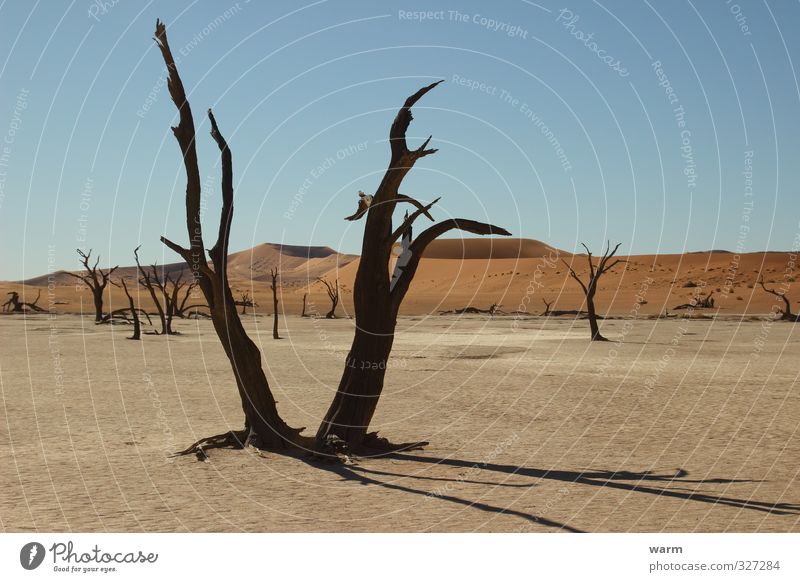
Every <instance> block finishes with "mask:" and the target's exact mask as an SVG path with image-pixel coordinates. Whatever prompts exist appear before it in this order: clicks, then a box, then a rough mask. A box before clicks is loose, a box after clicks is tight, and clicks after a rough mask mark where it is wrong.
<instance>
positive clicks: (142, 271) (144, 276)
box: [133, 246, 169, 335]
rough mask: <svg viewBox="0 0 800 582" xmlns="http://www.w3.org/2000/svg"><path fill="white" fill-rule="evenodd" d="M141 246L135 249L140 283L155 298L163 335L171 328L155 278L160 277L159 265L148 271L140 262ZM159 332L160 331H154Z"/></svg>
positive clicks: (134, 254)
mask: <svg viewBox="0 0 800 582" xmlns="http://www.w3.org/2000/svg"><path fill="white" fill-rule="evenodd" d="M139 248H141V247H140V246H139V247H136V248H135V249H133V257H134V259H135V260H136V268H137V269H138V271H139V284H140V285H141V286H142V287H144V288H145V289H147V292H148V293H149V294H150V299H152V300H153V305H154V306H155V308H156V312H157V313H158V319H159V321H160V322H161V333H162V335H167V334H169V328H168V327H167V315H166V313H165V311H164V307H163V306H162V305H161V300H160V299H159V298H158V295H159V293H158V291H157V289H158V286H157V285H156V283H155V281H154V279H155V278H157V277H158V268H157V265H151V266H150V270H149V271H148V270H147V268H145V267H143V266H142V264H141V263H140V262H139ZM154 333H156V334H157V333H158V332H154Z"/></svg>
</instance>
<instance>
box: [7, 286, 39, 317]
mask: <svg viewBox="0 0 800 582" xmlns="http://www.w3.org/2000/svg"><path fill="white" fill-rule="evenodd" d="M8 294H9V295H11V298H10V299H9V300H8V301H6V302H5V303H3V311H5V312H11V313H25V312H26V311H27V310H28V309H31V310H33V311H38V312H39V313H42V312H44V311H47V310H46V309H43V308H41V307H39V306H38V305H37V303H39V298H40V297H41V296H42V290H41V289H39V292H38V293H37V294H36V299H35V300H34V301H33V303H28V302H26V301H20V300H19V293H17V292H16V291H11V292H10V293H8ZM26 308H27V309H26Z"/></svg>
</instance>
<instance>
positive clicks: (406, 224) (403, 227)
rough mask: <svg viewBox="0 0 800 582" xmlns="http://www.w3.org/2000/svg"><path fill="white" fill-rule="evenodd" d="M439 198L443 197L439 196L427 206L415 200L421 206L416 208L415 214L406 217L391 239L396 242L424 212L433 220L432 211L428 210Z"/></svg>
mask: <svg viewBox="0 0 800 582" xmlns="http://www.w3.org/2000/svg"><path fill="white" fill-rule="evenodd" d="M439 200H441V197H440V198H437V199H436V200H434V201H433V202H431V203H430V204H428V205H427V206H423V205H422V204H420V203H419V202H417V201H416V200H414V202H416V204H419V206H418V207H417V208H418V210H416V211H415V212H414V213H413V214H411V215H410V216H409V217H408V218H406V219H405V220H404V221H403V223H402V224H401V225H400V226H398V227H397V229H395V231H394V232H393V233H392V237H391V241H392V242H395V241H397V239H399V238H400V237H401V236H403V234H404V233H405V232H406V230H408V228H409V227H410V226H411V225H412V224H413V223H414V221H415V220H416V219H417V218H419V217H420V216H422V215H423V214H424V215H425V216H427V217H428V218H430V219H431V220H433V217H432V216H431V215H430V213H429V212H428V211H429V210H430V209H431V207H432V206H433V205H434V204H436V203H437V202H439Z"/></svg>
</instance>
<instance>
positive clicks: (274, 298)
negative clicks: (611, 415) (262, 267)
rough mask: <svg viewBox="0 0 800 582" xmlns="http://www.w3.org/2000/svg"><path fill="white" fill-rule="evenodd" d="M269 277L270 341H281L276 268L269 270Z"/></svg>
mask: <svg viewBox="0 0 800 582" xmlns="http://www.w3.org/2000/svg"><path fill="white" fill-rule="evenodd" d="M269 275H270V277H272V283H271V284H270V289H272V339H281V336H280V335H279V334H278V268H277V267H275V268H274V269H270V270H269Z"/></svg>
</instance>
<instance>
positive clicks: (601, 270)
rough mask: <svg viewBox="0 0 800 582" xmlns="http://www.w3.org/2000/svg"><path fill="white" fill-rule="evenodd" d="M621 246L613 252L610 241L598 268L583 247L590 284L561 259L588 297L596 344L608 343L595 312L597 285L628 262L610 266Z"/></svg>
mask: <svg viewBox="0 0 800 582" xmlns="http://www.w3.org/2000/svg"><path fill="white" fill-rule="evenodd" d="M581 244H583V243H581ZM621 244H622V243H618V244H617V246H615V247H614V250H613V251H612V250H611V241H609V242H608V245H607V246H606V250H605V252H604V253H603V256H602V257H601V258H600V262H599V263H598V264H597V266H596V267H595V264H594V263H593V262H592V252H591V251H590V250H589V247H587V246H586V245H585V244H584V245H583V248H585V249H586V255H587V259H588V261H589V282H588V283H584V282H583V281H582V280H581V278H580V277H579V276H578V274H577V273H576V272H575V269H573V268H572V265H570V264H569V263H567V262H566V261H565V260H564V259H561V262H562V263H564V264H565V265H566V267H567V269H569V274H570V277H572V278H573V279H575V280H576V281H577V282H578V284H579V285H580V286H581V289H583V293H584V294H585V295H586V311H587V313H588V316H589V328H590V330H591V333H592V337H591V339H592V341H596V342H605V341H608V340H607V339H606V338H605V337H603V335H602V334H601V333H600V326H598V325H597V311H596V310H595V307H594V296H595V293H597V285H598V283H599V281H600V277H601V276H603V275H604V274H605V273H607V272H608V271H610V270H611V269H613V268H614V267H615V266H616V265H617V264H619V263H625V262H627V261H623V260H621V259H617V260H616V261H614V262H613V263H611V264H610V265H609V264H608V261H609V259H610V258H611V257H613V256H614V255H615V254H616V253H617V250H618V249H619V247H620V245H621ZM545 304H546V302H545ZM547 309H548V311H549V309H550V306H549V305H548V306H547Z"/></svg>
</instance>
